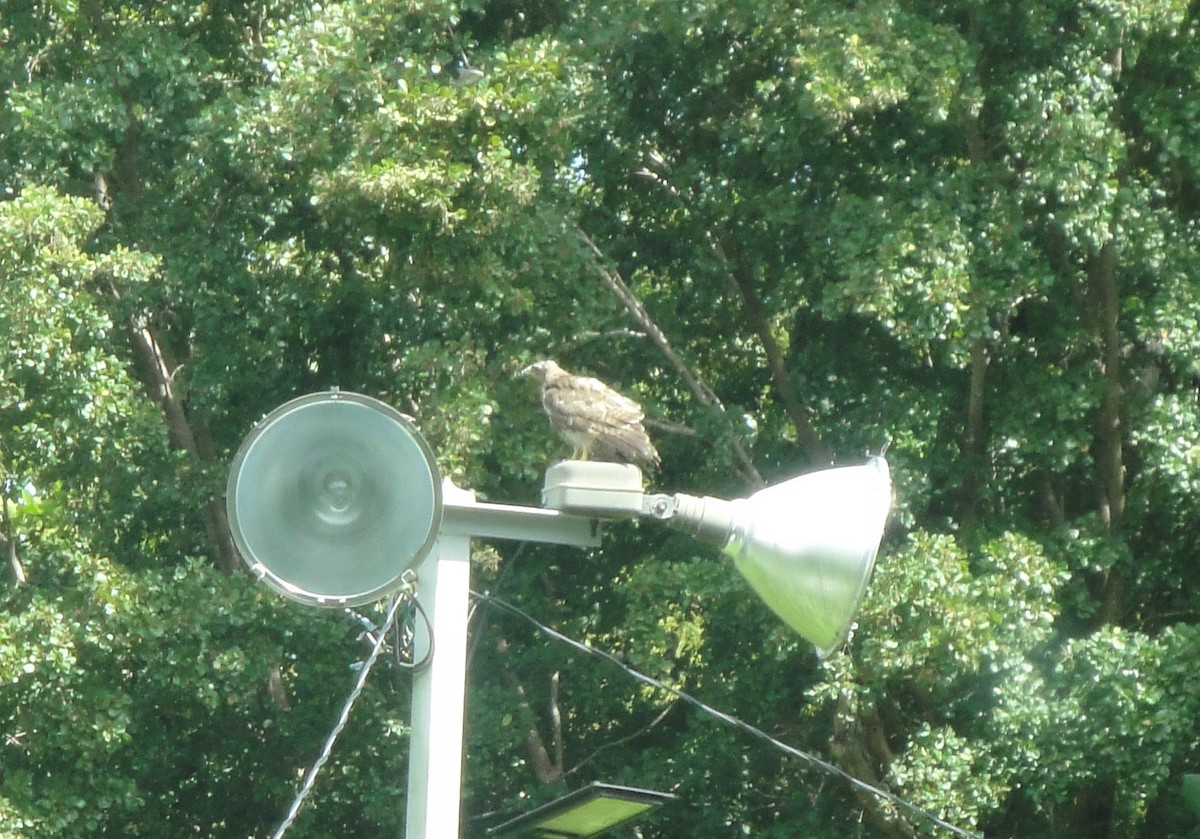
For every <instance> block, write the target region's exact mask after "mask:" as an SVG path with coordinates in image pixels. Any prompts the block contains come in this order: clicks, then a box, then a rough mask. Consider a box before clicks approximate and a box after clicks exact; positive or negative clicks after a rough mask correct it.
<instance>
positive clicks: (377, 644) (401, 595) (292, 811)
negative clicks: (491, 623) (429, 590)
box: [271, 571, 416, 839]
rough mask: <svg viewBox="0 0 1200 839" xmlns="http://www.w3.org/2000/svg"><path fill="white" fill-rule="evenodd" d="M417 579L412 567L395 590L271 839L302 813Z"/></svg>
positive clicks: (280, 836)
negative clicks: (338, 710)
mask: <svg viewBox="0 0 1200 839" xmlns="http://www.w3.org/2000/svg"><path fill="white" fill-rule="evenodd" d="M414 580H415V575H412V574H411V571H409V572H406V576H405V587H404V588H403V589H401V590H400V591H399V592H398V593H397V594H396V596H395V597H394V598H393V599H392V602H391V604H390V605H389V606H388V610H387V617H386V618H384V621H383V625H382V626H381V627H380V628H379V632H378V634H377V635H376V636H375V639H374V644H373V645H372V646H371V654H370V655H369V656H367V660H366V661H365V662H363V665H362V667H360V668H359V670H358V679H357V680H356V681H355V683H354V687H353V688H352V689H351V691H350V694H349V695H348V696H347V697H346V701H345V703H344V704H343V705H342V712H341V713H340V714H339V715H338V719H337V722H336V723H335V724H334V726H333V730H332V731H330V732H329V736H327V737H326V738H325V744H324V745H323V746H322V747H321V754H320V755H319V756H318V757H317V759H316V761H314V762H313V765H312V768H311V769H309V770H308V774H307V775H306V776H305V778H304V784H303V786H301V787H300V792H298V793H296V798H295V800H293V801H292V806H291V807H290V808H289V809H288V813H287V816H286V817H285V818H284V820H283V823H282V824H280V825H279V829H278V830H276V831H275V833H274V834H272V836H271V839H283V835H284V834H285V833H287V831H288V828H290V827H291V826H292V823H293V822H294V821H296V816H297V815H298V814H299V813H300V808H301V807H303V806H304V801H305V799H306V798H308V795H309V793H311V792H312V789H313V785H314V784H315V783H316V781H317V773H318V772H320V771H321V767H323V766H324V765H325V764H326V762H327V761H328V760H329V755H330V754H331V753H332V752H333V744H334V743H336V742H337V738H338V736H339V735H340V734H341V733H342V729H343V728H345V727H346V721H347V720H349V719H350V711H351V710H352V709H353V708H354V703H355V702H357V701H358V697H359V695H360V694H361V693H362V691H363V687H364V686H365V685H366V683H367V676H369V675H370V673H371V668H372V667H374V666H375V662H376V661H377V660H378V659H379V653H380V652H381V651H382V650H383V645H384V643H385V642H386V640H387V634H388V632H389V631H390V630H391V628H392V625H393V624H394V623H395V622H396V613H397V612H398V611H399V609H400V606H401V604H403V603H406V602H409V601H412V602H416V598H415V595H414V594H413V592H414V588H413V585H414Z"/></svg>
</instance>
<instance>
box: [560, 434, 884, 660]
mask: <svg viewBox="0 0 1200 839" xmlns="http://www.w3.org/2000/svg"><path fill="white" fill-rule="evenodd" d="M621 470H633V471H634V472H635V473H636V474H634V475H630V474H626V473H625V472H624V471H621ZM546 476H547V483H546V490H545V491H544V492H543V501H544V503H546V504H547V505H548V506H553V507H554V508H555V509H557V510H560V511H562V512H567V513H578V514H586V515H592V516H602V517H616V518H619V517H628V516H632V515H635V514H640V515H643V516H648V517H652V518H657V519H660V520H661V521H664V522H666V523H667V524H669V525H671V526H672V527H675V528H677V529H679V530H683V531H685V532H687V533H688V534H689V535H691V536H693V537H695V538H697V539H701V540H704V541H708V542H712V543H714V544H716V545H717V546H718V547H720V549H721V550H722V551H723V552H724V553H725V554H727V555H728V556H730V557H732V558H733V562H734V565H735V566H736V567H737V569H738V570H739V571H740V572H741V573H742V576H744V577H745V578H746V581H747V582H748V583H749V584H750V587H751V588H752V589H753V590H754V592H755V593H756V594H757V595H758V596H759V597H760V598H762V600H763V601H764V602H765V603H766V604H767V606H769V607H770V608H771V610H772V611H773V612H775V614H776V615H778V616H779V617H780V618H781V619H782V620H783V622H784V623H786V624H787V625H788V626H790V627H791V628H792V629H794V630H796V632H798V633H800V635H802V636H803V637H804V638H806V639H808V640H809V641H811V642H812V643H813V645H814V646H815V647H816V649H817V653H818V654H819V655H822V656H824V655H828V654H829V653H830V652H832V651H833V650H834V649H836V648H837V647H839V646H840V645H841V644H842V642H843V641H845V639H846V636H847V634H848V633H849V631H850V627H851V625H852V621H853V617H854V612H855V610H856V609H857V608H858V604H859V601H860V600H861V599H862V596H863V594H864V592H865V591H866V587H867V582H868V581H869V580H870V577H871V572H872V571H873V569H874V567H875V557H876V554H877V553H878V551H879V543H880V541H881V540H882V538H883V529H884V526H885V525H886V524H887V518H888V513H889V512H890V510H891V505H892V483H891V474H890V471H889V469H888V464H887V460H885V459H884V457H883V456H882V455H880V456H878V457H873V458H871V459H870V460H869V461H867V462H866V463H864V464H862V465H858V466H843V467H838V468H834V469H823V470H820V471H817V472H810V473H808V474H806V475H801V476H799V477H797V478H792V479H791V480H787V481H783V482H782V483H779V484H775V485H773V486H769V487H767V488H765V489H762V490H759V491H758V492H756V493H754V494H753V495H751V496H750V497H749V498H740V499H736V500H733V501H727V500H724V499H721V498H713V497H712V496H695V495H688V494H686V493H676V494H674V495H642V494H639V492H638V489H637V488H638V487H639V486H640V484H641V473H640V472H637V470H636V467H632V466H616V465H615V464H592V463H587V462H579V461H567V462H565V463H560V464H557V465H556V466H554V467H551V469H550V470H548V471H547V473H546ZM639 499H640V509H639V504H638V503H637V502H638V500H639ZM634 511H636V512H634Z"/></svg>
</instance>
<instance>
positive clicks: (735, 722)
mask: <svg viewBox="0 0 1200 839" xmlns="http://www.w3.org/2000/svg"><path fill="white" fill-rule="evenodd" d="M471 596H472V597H474V598H475V599H476V600H480V601H482V602H484V603H490V604H492V605H494V606H497V607H499V608H501V609H503V610H505V611H506V612H509V613H510V614H513V615H516V616H517V617H519V618H521V619H522V620H524V621H526V622H528V623H530V624H532V625H533V626H534V627H535V628H536V629H537V630H538V631H539V632H541V633H542V634H543V635H547V636H549V637H550V638H553V639H554V640H556V641H561V642H562V643H564V644H566V645H568V646H570V647H573V648H575V649H577V650H579V651H581V652H583V653H586V654H588V655H591V656H595V657H597V658H601V659H604V660H605V661H608V662H610V663H612V664H615V665H616V666H617V667H619V668H620V669H621V670H624V671H625V673H626V674H628V675H629V676H631V677H632V678H634V679H636V680H637V681H639V682H641V683H643V684H646V685H649V686H650V687H653V688H655V689H657V690H661V691H664V692H666V693H669V694H671V695H672V696H675V697H676V698H678V699H681V700H682V701H684V702H686V703H687V704H689V705H691V706H692V707H694V708H696V709H697V710H699V711H702V712H703V713H705V714H708V715H709V716H711V717H715V718H716V719H718V720H720V721H721V722H723V723H726V724H727V725H731V726H733V727H734V728H736V729H738V730H740V731H743V732H745V733H747V734H749V735H751V736H752V737H755V738H757V739H759V740H762V741H764V742H766V743H769V744H770V745H772V746H774V747H775V748H776V749H779V750H780V751H782V752H784V753H785V754H788V755H791V756H792V757H798V758H800V759H801V760H803V761H805V762H807V763H809V764H811V765H812V766H815V767H816V768H818V769H820V770H821V771H823V772H827V773H829V774H831V775H836V776H838V777H839V778H842V779H843V780H845V781H847V782H848V783H850V784H851V785H852V786H854V787H856V788H858V789H860V790H862V791H863V792H866V793H869V794H870V795H873V796H875V797H876V798H881V799H883V800H885V801H888V802H890V803H892V804H894V805H896V806H897V807H900V808H902V809H904V810H907V811H908V812H909V813H911V814H913V815H915V816H919V817H920V818H922V819H926V820H928V821H930V822H932V823H933V824H935V825H937V826H938V827H941V828H944V829H946V830H949V831H950V832H951V833H954V834H956V835H958V836H962V837H965V839H982V837H981V835H980V834H978V833H971V832H969V831H967V830H963V829H962V828H961V827H958V826H957V825H954V824H951V823H950V822H948V821H946V820H944V819H942V818H940V817H938V816H935V815H934V814H933V813H930V812H929V811H928V810H925V809H922V808H921V807H919V806H917V805H916V804H913V803H912V802H911V801H907V800H905V799H903V798H901V797H900V796H898V795H896V794H895V793H892V792H888V791H887V790H885V789H881V788H880V787H877V786H874V785H873V784H868V783H867V782H866V781H863V780H861V779H859V778H856V777H854V776H853V775H851V774H850V773H849V772H847V771H846V770H844V769H842V768H841V767H839V766H835V765H834V764H832V763H830V762H829V761H827V760H822V759H821V758H819V757H817V756H816V755H813V754H810V753H808V752H805V751H802V750H801V749H797V748H796V747H795V746H791V745H788V744H787V743H784V742H783V741H782V740H777V739H776V738H774V737H772V736H771V735H770V734H767V733H766V732H765V731H763V730H762V729H760V728H756V727H755V726H753V725H751V724H750V723H748V722H745V721H744V720H740V719H738V718H737V717H735V716H733V715H731V714H727V713H725V712H724V711H719V710H717V709H716V708H714V707H712V706H711V705H707V704H705V703H704V702H701V701H700V700H699V699H697V698H696V697H694V696H692V695H691V694H688V693H684V692H683V691H681V690H679V689H678V688H673V687H671V686H670V685H668V684H666V683H664V682H660V681H659V680H658V679H655V678H654V677H653V676H647V675H646V674H645V673H642V672H641V671H638V670H634V669H633V668H632V667H630V666H629V665H628V664H626V663H625V662H623V661H621V659H620V658H618V657H617V656H615V655H613V654H612V653H610V652H607V651H606V650H601V649H598V648H596V647H593V646H591V645H590V644H585V643H584V642H582V641H576V640H575V639H574V638H571V637H569V636H567V635H563V634H562V633H561V632H559V631H558V630H556V629H551V628H550V627H548V626H546V625H545V624H544V623H542V622H541V621H539V620H537V618H535V617H533V616H532V615H530V614H529V613H528V612H525V611H524V610H522V609H520V608H518V607H517V606H514V605H512V604H511V603H508V602H506V601H504V600H500V599H499V598H496V597H493V596H491V595H490V594H480V593H478V592H475V591H472V592H471Z"/></svg>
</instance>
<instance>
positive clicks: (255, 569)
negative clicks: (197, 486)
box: [225, 387, 443, 607]
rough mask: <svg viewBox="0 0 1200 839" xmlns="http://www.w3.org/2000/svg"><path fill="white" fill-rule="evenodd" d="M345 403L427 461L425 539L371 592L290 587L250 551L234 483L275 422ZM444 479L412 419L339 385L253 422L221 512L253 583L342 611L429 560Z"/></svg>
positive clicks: (387, 589)
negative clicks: (382, 420) (377, 420)
mask: <svg viewBox="0 0 1200 839" xmlns="http://www.w3.org/2000/svg"><path fill="white" fill-rule="evenodd" d="M339 402H340V403H347V404H353V405H360V406H362V407H365V408H369V409H371V410H373V411H376V412H377V413H380V414H382V415H384V416H385V417H386V418H387V419H388V420H390V421H391V422H393V423H394V424H395V425H396V426H398V427H399V429H400V430H401V431H402V432H403V433H404V435H405V436H406V437H407V438H408V440H409V441H411V443H412V444H413V445H415V446H416V448H417V450H418V452H419V453H420V455H421V458H422V459H423V460H424V462H425V466H426V468H427V469H428V470H429V481H430V487H429V489H430V491H431V493H432V498H431V501H432V504H431V506H432V510H431V511H430V512H431V515H430V522H429V531H428V533H427V534H426V535H425V538H424V540H423V541H422V543H421V544H420V545H419V546H418V548H417V549H416V551H415V552H414V554H413V556H412V557H411V558H410V559H409V560H408V561H407V562H406V563H405V564H404V567H403V568H402V569H400V570H399V573H397V574H396V575H395V577H394V578H392V579H389V580H387V581H385V582H383V583H381V584H379V585H377V586H375V587H373V588H370V589H368V590H365V591H361V592H357V593H352V594H334V595H330V594H321V593H320V592H313V591H309V590H308V589H305V588H303V587H301V586H298V585H296V584H295V583H292V582H290V581H288V580H286V579H284V578H283V577H281V576H280V575H279V574H277V573H275V572H274V571H273V570H271V568H270V567H269V566H268V565H267V564H266V563H265V562H264V561H263V560H262V558H260V557H259V556H257V555H256V553H255V551H254V550H253V549H252V548H251V547H250V545H249V543H248V542H247V540H246V537H245V535H244V533H243V529H242V522H241V520H240V516H239V514H238V504H237V497H238V483H239V481H240V479H241V477H242V468H243V466H244V465H245V463H246V460H247V459H248V458H249V457H250V456H251V454H252V452H253V451H254V448H255V446H256V445H257V444H258V443H259V441H260V440H261V439H262V437H263V435H264V434H265V433H266V432H267V431H268V430H269V429H271V428H272V427H273V426H274V425H275V424H276V423H277V422H278V421H280V420H282V419H283V418H284V417H286V416H290V415H293V414H295V412H296V411H298V410H301V409H304V408H307V407H309V406H311V405H316V404H327V403H339ZM442 511H443V500H442V478H441V472H440V470H439V469H438V466H437V461H436V459H435V457H434V453H433V449H432V448H431V447H430V446H429V443H428V442H427V441H426V440H425V438H424V436H422V434H421V432H420V430H419V429H418V428H417V426H416V424H415V423H414V422H413V420H412V419H411V418H410V417H408V416H406V415H405V414H403V413H401V412H400V411H398V410H397V409H396V408H394V407H392V406H391V405H389V404H387V403H386V402H384V401H382V400H380V399H376V398H375V397H373V396H367V395H365V394H362V393H356V392H354V391H346V390H342V389H340V388H337V387H333V388H330V389H329V390H324V391H317V392H315V393H308V394H305V395H303V396H297V397H295V398H294V399H290V400H288V401H287V402H284V403H283V404H281V405H279V406H277V407H276V408H275V409H274V410H272V411H270V412H269V413H267V414H266V415H264V416H263V417H262V419H260V420H259V421H258V422H256V423H255V424H254V427H253V428H252V429H251V430H250V433H248V434H247V435H246V437H245V439H243V440H242V443H241V445H240V446H239V447H238V451H237V454H236V455H235V456H234V458H233V461H232V463H231V464H230V468H229V475H228V478H227V480H226V483H225V514H226V517H227V519H228V522H229V534H230V536H231V537H232V539H233V542H234V545H235V546H236V547H237V551H238V555H239V556H240V557H241V558H242V561H243V562H244V563H245V564H246V567H247V568H249V570H250V572H251V573H252V574H253V575H254V576H255V578H256V579H258V580H261V581H262V582H264V583H266V584H267V585H268V586H270V587H271V588H273V589H275V590H276V591H277V592H279V593H280V594H282V595H284V596H285V597H288V598H289V599H291V600H295V601H298V602H300V603H304V604H306V605H310V606H325V607H342V606H361V605H364V604H366V603H371V602H374V601H375V600H378V599H379V598H381V597H385V596H386V595H388V594H390V593H392V592H393V591H395V590H396V589H398V588H399V587H400V586H401V585H403V579H402V577H403V571H405V570H408V569H410V568H413V567H415V566H416V565H418V564H420V562H421V561H422V560H423V559H424V558H425V557H426V556H428V554H429V552H430V551H431V550H432V549H433V546H434V543H435V542H436V541H437V537H438V534H439V532H440V530H441V525H442Z"/></svg>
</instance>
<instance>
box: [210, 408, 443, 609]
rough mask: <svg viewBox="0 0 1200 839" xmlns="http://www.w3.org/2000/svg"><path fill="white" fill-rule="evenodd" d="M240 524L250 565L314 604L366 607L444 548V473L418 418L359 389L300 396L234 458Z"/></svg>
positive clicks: (236, 527)
mask: <svg viewBox="0 0 1200 839" xmlns="http://www.w3.org/2000/svg"><path fill="white" fill-rule="evenodd" d="M226 506H227V511H228V514H229V525H230V531H231V533H232V535H233V539H234V542H235V543H236V544H237V547H238V550H239V552H240V553H241V555H242V558H243V559H244V560H245V562H246V564H247V565H249V566H250V570H251V571H253V572H254V574H255V575H256V576H257V577H259V578H260V579H261V580H262V581H263V582H265V583H267V584H268V585H270V586H272V587H273V588H275V589H277V590H278V591H280V592H282V593H283V594H285V595H287V596H288V597H290V598H292V599H293V600H298V601H300V602H303V603H307V604H310V605H316V606H354V605H359V604H362V603H368V602H370V601H372V600H375V599H378V598H380V597H383V596H385V595H387V594H389V593H391V592H393V591H395V590H396V589H397V588H398V587H399V586H400V585H401V584H402V582H403V574H404V572H405V571H406V570H407V569H409V568H411V567H412V566H414V565H416V564H417V563H419V562H420V561H421V560H422V559H423V558H424V557H425V555H426V554H427V553H428V552H429V550H430V549H431V548H432V546H433V542H434V540H435V539H436V537H437V533H438V528H439V527H440V525H441V515H442V496H441V478H440V477H439V474H438V470H437V465H436V464H435V463H434V459H433V454H432V452H431V451H430V449H429V446H428V444H426V442H425V440H424V439H423V438H422V437H421V435H420V433H419V432H418V431H417V429H416V428H415V427H414V426H413V424H412V423H411V422H410V421H409V420H408V419H407V418H406V417H405V416H404V415H403V414H401V413H399V412H398V411H396V410H395V409H394V408H392V407H390V406H389V405H386V404H385V403H383V402H380V401H379V400H377V399H372V398H371V397H369V396H363V395H361V394H357V393H345V392H340V391H332V392H329V393H317V394H310V395H309V396H302V397H300V398H299V399H294V400H292V401H291V402H288V403H286V404H284V405H281V406H280V407H278V408H276V409H275V410H274V411H272V412H271V413H270V414H268V415H267V416H266V417H265V418H264V419H263V420H262V422H260V423H259V424H258V425H257V426H256V427H255V428H254V430H253V431H252V432H251V433H250V435H249V436H247V437H246V439H245V441H244V442H243V443H242V446H241V448H240V449H239V450H238V453H237V457H236V458H235V459H234V462H233V467H232V468H231V470H230V474H229V483H228V487H227V491H226Z"/></svg>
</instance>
